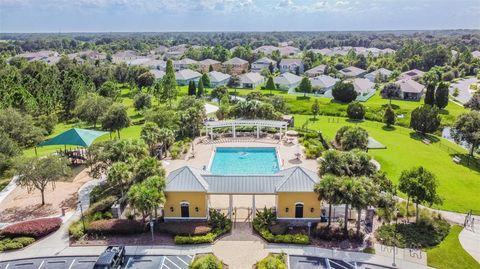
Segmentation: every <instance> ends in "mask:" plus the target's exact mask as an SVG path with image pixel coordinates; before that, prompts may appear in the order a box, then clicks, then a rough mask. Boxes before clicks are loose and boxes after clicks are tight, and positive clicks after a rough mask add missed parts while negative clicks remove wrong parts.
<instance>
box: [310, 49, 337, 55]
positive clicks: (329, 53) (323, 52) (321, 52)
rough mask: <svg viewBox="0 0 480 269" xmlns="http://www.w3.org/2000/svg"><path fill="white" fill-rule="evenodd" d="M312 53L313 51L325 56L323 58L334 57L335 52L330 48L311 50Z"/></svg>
mask: <svg viewBox="0 0 480 269" xmlns="http://www.w3.org/2000/svg"><path fill="white" fill-rule="evenodd" d="M311 51H313V52H314V53H316V54H320V55H323V56H332V55H333V51H332V50H331V49H329V48H323V49H311Z"/></svg>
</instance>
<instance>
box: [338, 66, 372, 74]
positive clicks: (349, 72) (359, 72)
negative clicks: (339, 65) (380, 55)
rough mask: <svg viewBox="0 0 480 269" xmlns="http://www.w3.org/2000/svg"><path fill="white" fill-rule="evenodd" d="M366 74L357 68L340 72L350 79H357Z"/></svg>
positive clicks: (353, 67) (352, 67)
mask: <svg viewBox="0 0 480 269" xmlns="http://www.w3.org/2000/svg"><path fill="white" fill-rule="evenodd" d="M365 72H366V71H365V70H363V69H361V68H358V67H355V66H349V67H346V68H343V69H342V70H340V73H342V74H343V75H345V76H348V77H356V76H359V75H361V74H362V73H365Z"/></svg>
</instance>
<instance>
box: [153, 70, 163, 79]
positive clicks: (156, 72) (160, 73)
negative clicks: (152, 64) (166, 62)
mask: <svg viewBox="0 0 480 269" xmlns="http://www.w3.org/2000/svg"><path fill="white" fill-rule="evenodd" d="M150 73H152V74H153V75H154V76H155V79H161V78H163V76H165V72H164V71H161V70H158V69H152V70H150Z"/></svg>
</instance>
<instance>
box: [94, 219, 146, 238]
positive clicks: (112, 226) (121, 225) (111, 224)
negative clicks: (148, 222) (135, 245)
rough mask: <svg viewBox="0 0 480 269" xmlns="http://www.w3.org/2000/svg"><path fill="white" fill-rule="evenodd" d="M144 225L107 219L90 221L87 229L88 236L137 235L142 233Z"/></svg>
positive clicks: (133, 221)
mask: <svg viewBox="0 0 480 269" xmlns="http://www.w3.org/2000/svg"><path fill="white" fill-rule="evenodd" d="M144 228H145V227H144V225H142V223H141V222H139V221H136V220H129V219H108V220H97V221H92V222H91V223H90V224H89V225H88V227H87V233H89V234H138V233H142V232H144V230H145V229H144Z"/></svg>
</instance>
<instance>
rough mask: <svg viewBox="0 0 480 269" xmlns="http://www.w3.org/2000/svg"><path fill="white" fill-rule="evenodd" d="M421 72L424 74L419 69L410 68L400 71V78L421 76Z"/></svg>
mask: <svg viewBox="0 0 480 269" xmlns="http://www.w3.org/2000/svg"><path fill="white" fill-rule="evenodd" d="M423 74H425V72H423V71H420V70H418V69H412V70H408V71H405V72H403V73H401V74H400V78H402V79H410V78H417V77H423Z"/></svg>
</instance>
